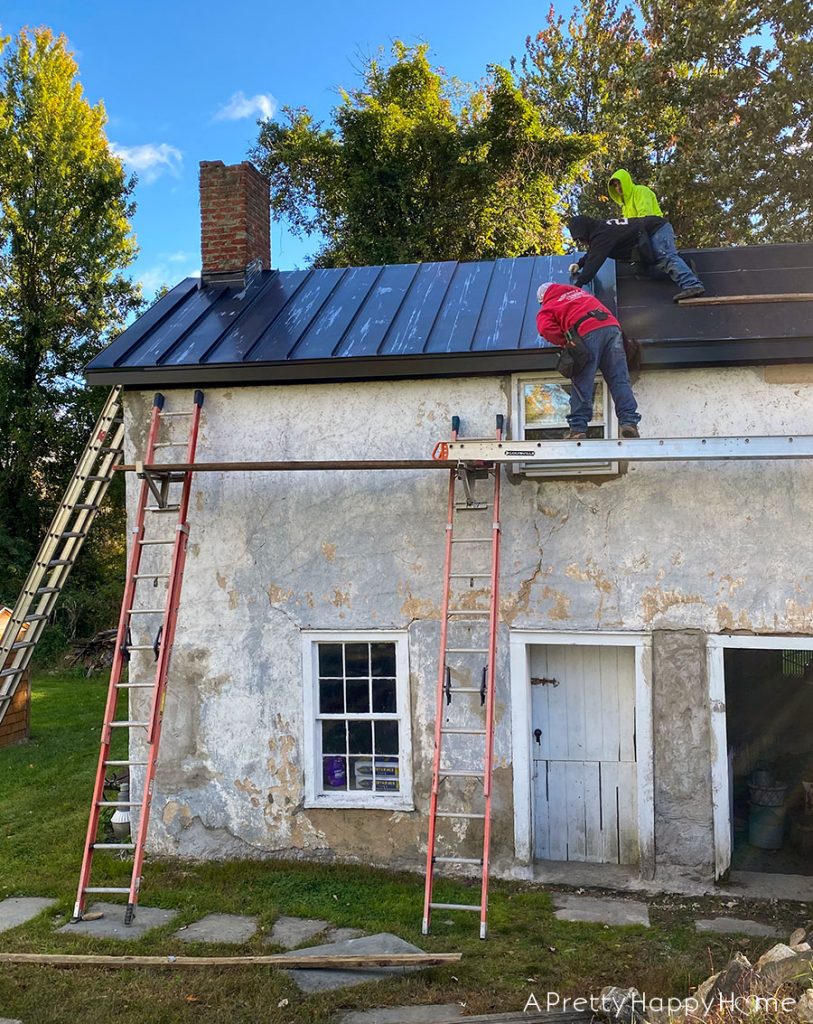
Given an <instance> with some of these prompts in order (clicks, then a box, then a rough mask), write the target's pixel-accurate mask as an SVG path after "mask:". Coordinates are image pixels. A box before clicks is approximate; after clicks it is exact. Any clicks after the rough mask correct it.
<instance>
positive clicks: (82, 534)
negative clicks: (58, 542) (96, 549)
mask: <svg viewBox="0 0 813 1024" xmlns="http://www.w3.org/2000/svg"><path fill="white" fill-rule="evenodd" d="M59 536H60V538H61V539H62V540H67V539H68V538H69V537H70V538H74V537H87V534H86V533H85V531H84V530H67V531H66V532H65V533H60V534H59Z"/></svg>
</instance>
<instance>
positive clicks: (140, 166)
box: [110, 142, 183, 185]
mask: <svg viewBox="0 0 813 1024" xmlns="http://www.w3.org/2000/svg"><path fill="white" fill-rule="evenodd" d="M110 149H111V150H112V152H113V155H114V156H117V157H118V158H119V159H120V160H122V161H123V162H124V163H125V164H126V165H127V167H128V168H129V169H130V170H131V171H135V172H136V174H138V175H139V177H140V178H141V180H142V181H143V182H144V184H145V185H151V184H152V183H153V182H154V181H157V180H158V179H159V178H160V177H161V175H162V174H165V173H166V174H171V175H172V177H173V178H177V177H179V176H180V173H181V167H182V165H183V154H182V153H181V151H180V150H179V149H176V148H175V146H170V145H169V143H168V142H146V143H144V145H142V146H120V145H119V144H118V143H117V142H111V143H110Z"/></svg>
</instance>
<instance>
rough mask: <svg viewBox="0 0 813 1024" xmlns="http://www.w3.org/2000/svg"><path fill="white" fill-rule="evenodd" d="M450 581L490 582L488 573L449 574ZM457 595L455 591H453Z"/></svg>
mask: <svg viewBox="0 0 813 1024" xmlns="http://www.w3.org/2000/svg"><path fill="white" fill-rule="evenodd" d="M449 579H450V580H490V579H491V573H490V572H450V573H449ZM455 593H457V591H455Z"/></svg>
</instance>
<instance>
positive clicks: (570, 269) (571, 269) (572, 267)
mask: <svg viewBox="0 0 813 1024" xmlns="http://www.w3.org/2000/svg"><path fill="white" fill-rule="evenodd" d="M580 270H581V267H580V266H579V264H578V263H571V264H570V266H569V267H568V268H567V272H568V274H571V275H572V274H578V272H579V271H580Z"/></svg>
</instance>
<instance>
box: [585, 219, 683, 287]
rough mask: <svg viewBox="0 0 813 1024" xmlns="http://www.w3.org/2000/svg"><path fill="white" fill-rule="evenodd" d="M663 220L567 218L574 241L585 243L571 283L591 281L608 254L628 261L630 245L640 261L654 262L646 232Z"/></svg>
mask: <svg viewBox="0 0 813 1024" xmlns="http://www.w3.org/2000/svg"><path fill="white" fill-rule="evenodd" d="M665 223H666V219H665V218H664V217H629V218H627V217H615V218H613V219H612V220H596V219H595V218H593V217H573V218H571V219H570V220H569V221H568V222H567V229H568V231H569V232H570V234H571V237H572V238H573V239H574V241H578V242H586V243H587V244H586V248H587V252H586V254H585V255H584V256H582V258H581V259H580V260H579V266H580V267H581V270H580V271H579V274H578V276H577V277H576V280H575V284H577V285H578V286H579V287H581V286H582V285H585V284H587V283H588V281H592V280H593V278H594V277H595V276H596V274H597V273H598V271H599V267H600V266H601V265H602V263H603V262H604V261H605V260H606V259H608V258H609V259H614V260H621V261H622V262H629V261H630V260H631V259H632V250H633V249H634V248H637V249H638V255H639V257H640V258H641V259H642V260H644V262H646V263H654V262H655V260H654V256H653V253H652V246H651V245H650V243H649V236H650V235H651V234H653V233H654V232H655V231H657V230H658V228H659V227H662V226H663V225H664V224H665Z"/></svg>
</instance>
